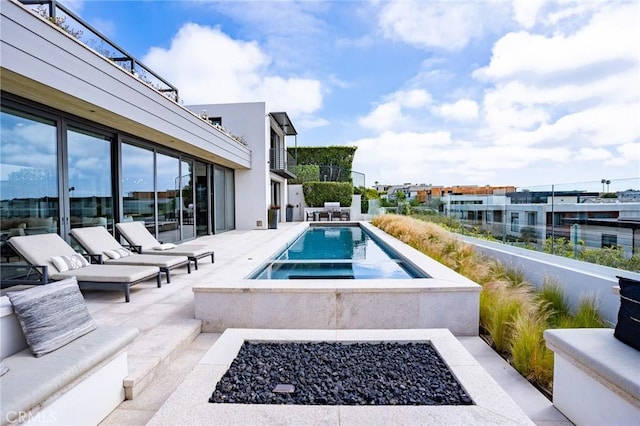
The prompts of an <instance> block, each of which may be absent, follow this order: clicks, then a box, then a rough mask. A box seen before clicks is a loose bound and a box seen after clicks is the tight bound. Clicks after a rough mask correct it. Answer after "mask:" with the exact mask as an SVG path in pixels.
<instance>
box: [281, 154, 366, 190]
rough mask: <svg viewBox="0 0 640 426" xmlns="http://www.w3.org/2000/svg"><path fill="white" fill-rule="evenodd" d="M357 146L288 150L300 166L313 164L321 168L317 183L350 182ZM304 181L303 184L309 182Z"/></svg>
mask: <svg viewBox="0 0 640 426" xmlns="http://www.w3.org/2000/svg"><path fill="white" fill-rule="evenodd" d="M357 149H358V147H355V146H305V147H303V146H299V147H289V148H287V150H288V151H289V153H290V154H291V155H293V157H294V158H295V159H296V161H297V164H298V165H307V164H313V165H318V166H320V172H319V175H320V176H319V178H318V179H316V181H323V182H324V181H331V182H350V181H351V166H352V163H353V157H354V156H355V153H356V150H357ZM309 181H310V180H304V181H303V182H309Z"/></svg>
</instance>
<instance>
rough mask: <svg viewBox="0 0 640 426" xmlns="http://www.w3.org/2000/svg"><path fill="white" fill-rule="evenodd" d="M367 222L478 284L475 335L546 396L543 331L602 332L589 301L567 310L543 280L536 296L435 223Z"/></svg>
mask: <svg viewBox="0 0 640 426" xmlns="http://www.w3.org/2000/svg"><path fill="white" fill-rule="evenodd" d="M371 223H372V224H373V225H374V226H376V227H378V228H380V229H382V230H383V231H385V232H386V233H388V234H390V235H392V236H394V237H395V238H397V239H399V240H401V241H403V242H404V243H406V244H408V245H410V246H412V247H413V248H415V249H417V250H419V251H420V252H422V253H424V254H426V255H427V256H429V257H431V258H432V259H434V260H437V261H438V262H440V263H442V264H444V265H445V266H447V267H449V268H451V269H453V270H454V271H456V272H458V273H459V274H460V275H463V276H465V277H467V278H469V279H471V280H472V281H474V282H476V283H478V284H480V285H481V286H482V291H481V292H480V335H481V336H482V337H483V338H484V339H485V340H486V341H487V342H488V343H489V344H490V345H491V346H492V347H493V349H494V350H496V351H497V352H498V353H500V354H501V355H502V356H503V357H504V358H505V359H506V360H507V361H508V362H509V363H511V365H513V367H514V368H515V369H516V370H517V371H518V372H519V373H520V374H521V375H522V376H523V377H525V378H527V379H528V380H529V381H531V382H532V383H533V384H534V385H536V386H537V387H538V388H540V389H541V390H543V391H544V392H545V393H546V394H547V396H550V395H551V392H552V381H553V353H552V352H551V351H550V350H549V349H548V348H547V347H546V344H545V341H544V338H543V332H544V330H546V329H550V328H582V327H589V328H597V327H606V324H605V322H604V321H603V319H602V317H601V315H600V314H599V312H598V307H597V303H596V300H595V298H594V297H583V299H582V300H581V301H580V304H579V306H578V307H577V308H576V309H575V310H574V311H572V310H571V309H570V306H569V302H568V299H567V297H566V296H565V295H564V292H563V290H562V288H561V286H560V285H559V284H558V283H555V282H551V281H549V280H545V283H544V285H543V287H542V289H541V290H540V291H537V290H536V289H535V287H534V286H532V285H531V284H530V283H529V282H527V281H526V279H525V277H524V274H523V272H522V271H519V270H517V269H513V268H507V267H505V266H504V265H502V264H501V263H500V262H498V261H497V260H494V259H492V258H488V257H485V256H481V255H480V254H478V253H477V252H476V250H475V248H474V247H473V246H472V245H470V244H467V243H465V242H463V241H462V240H460V239H459V238H457V237H456V235H455V234H454V233H452V232H449V231H447V230H446V229H444V228H443V227H442V226H441V225H439V224H436V223H432V222H428V221H425V220H423V219H416V218H413V217H409V216H401V215H395V214H385V215H380V216H376V217H375V218H374V219H373V220H372V221H371Z"/></svg>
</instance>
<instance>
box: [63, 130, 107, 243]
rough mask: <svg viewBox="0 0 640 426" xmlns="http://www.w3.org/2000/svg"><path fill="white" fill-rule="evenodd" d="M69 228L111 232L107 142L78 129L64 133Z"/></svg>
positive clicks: (101, 137) (104, 137) (98, 136)
mask: <svg viewBox="0 0 640 426" xmlns="http://www.w3.org/2000/svg"><path fill="white" fill-rule="evenodd" d="M67 151H68V156H67V158H68V164H69V172H68V173H69V213H70V215H71V218H70V223H71V228H82V227H90V226H104V227H107V228H108V229H109V230H113V196H112V185H111V140H110V139H109V138H108V137H106V136H103V135H98V134H94V133H90V132H85V131H82V130H71V129H70V130H68V131H67Z"/></svg>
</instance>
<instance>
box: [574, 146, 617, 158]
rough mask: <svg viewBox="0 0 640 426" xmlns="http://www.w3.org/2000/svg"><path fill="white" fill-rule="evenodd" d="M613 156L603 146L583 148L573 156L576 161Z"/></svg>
mask: <svg viewBox="0 0 640 426" xmlns="http://www.w3.org/2000/svg"><path fill="white" fill-rule="evenodd" d="M611 157H613V155H612V154H611V152H609V151H608V150H606V149H604V148H583V149H580V150H579V151H578V154H577V155H576V157H575V160H576V161H591V160H598V161H605V160H608V159H610V158H611Z"/></svg>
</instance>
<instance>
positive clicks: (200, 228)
mask: <svg viewBox="0 0 640 426" xmlns="http://www.w3.org/2000/svg"><path fill="white" fill-rule="evenodd" d="M195 181H196V202H195V219H196V234H197V235H208V234H209V206H208V202H207V200H208V199H209V197H208V195H207V193H208V187H207V166H206V164H202V163H195Z"/></svg>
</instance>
